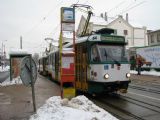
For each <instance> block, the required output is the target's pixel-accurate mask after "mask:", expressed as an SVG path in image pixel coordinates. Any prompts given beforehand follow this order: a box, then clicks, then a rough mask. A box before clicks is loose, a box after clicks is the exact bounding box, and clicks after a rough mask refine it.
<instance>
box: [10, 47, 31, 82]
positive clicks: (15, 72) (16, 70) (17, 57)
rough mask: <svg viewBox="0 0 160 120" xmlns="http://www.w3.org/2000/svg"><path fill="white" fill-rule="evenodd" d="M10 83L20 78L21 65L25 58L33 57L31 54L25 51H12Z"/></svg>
mask: <svg viewBox="0 0 160 120" xmlns="http://www.w3.org/2000/svg"><path fill="white" fill-rule="evenodd" d="M9 56H10V81H11V80H12V79H13V78H17V77H18V76H20V64H21V60H22V58H23V57H25V56H31V54H30V53H29V52H28V51H26V50H23V49H16V50H12V51H10V54H9Z"/></svg>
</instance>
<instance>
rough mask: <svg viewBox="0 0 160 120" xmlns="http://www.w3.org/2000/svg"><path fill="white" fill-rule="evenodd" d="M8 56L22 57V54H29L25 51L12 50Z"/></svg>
mask: <svg viewBox="0 0 160 120" xmlns="http://www.w3.org/2000/svg"><path fill="white" fill-rule="evenodd" d="M9 54H10V55H22V54H31V53H30V52H28V51H27V50H25V49H12V50H10V52H9Z"/></svg>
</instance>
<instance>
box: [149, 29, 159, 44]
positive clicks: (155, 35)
mask: <svg viewBox="0 0 160 120" xmlns="http://www.w3.org/2000/svg"><path fill="white" fill-rule="evenodd" d="M147 36H148V45H149V46H151V45H160V30H156V31H150V32H148V33H147Z"/></svg>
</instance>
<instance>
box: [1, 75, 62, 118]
mask: <svg viewBox="0 0 160 120" xmlns="http://www.w3.org/2000/svg"><path fill="white" fill-rule="evenodd" d="M35 94H36V106H37V109H38V108H39V107H40V106H42V105H43V104H44V103H45V100H46V99H48V98H49V97H51V96H59V95H60V88H59V86H58V85H56V84H55V83H53V82H51V81H49V80H47V79H44V77H43V76H39V77H38V79H37V81H36V84H35ZM33 113H34V112H33V104H32V92H31V87H25V86H24V85H12V86H4V87H0V120H28V119H29V117H30V115H32V114H33Z"/></svg>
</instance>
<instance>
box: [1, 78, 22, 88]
mask: <svg viewBox="0 0 160 120" xmlns="http://www.w3.org/2000/svg"><path fill="white" fill-rule="evenodd" d="M15 84H22V80H21V78H20V77H17V78H13V79H12V81H10V79H8V80H5V81H4V82H2V83H0V86H10V85H15Z"/></svg>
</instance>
